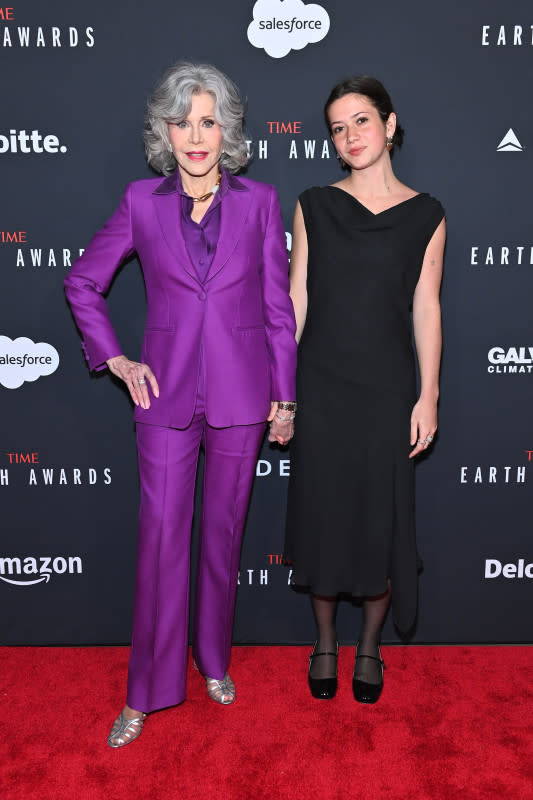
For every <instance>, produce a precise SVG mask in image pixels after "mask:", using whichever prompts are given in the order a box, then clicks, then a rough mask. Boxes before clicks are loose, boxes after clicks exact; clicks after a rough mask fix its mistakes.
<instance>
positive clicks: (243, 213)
mask: <svg viewBox="0 0 533 800" xmlns="http://www.w3.org/2000/svg"><path fill="white" fill-rule="evenodd" d="M228 185H229V188H228V191H227V193H226V195H225V197H224V198H223V200H222V202H221V204H220V235H219V237H218V244H217V249H216V250H215V255H214V256H213V261H212V262H211V266H210V267H209V271H208V273H207V277H206V279H205V282H206V283H207V282H208V281H210V280H212V279H213V278H214V277H215V275H216V274H217V273H218V272H220V270H221V269H222V267H223V266H224V265H225V264H226V262H227V261H228V259H229V257H230V256H231V254H232V253H233V251H234V250H235V247H236V245H237V242H238V241H239V238H240V235H241V232H242V229H243V226H244V223H245V221H246V217H247V216H248V210H249V208H250V196H249V189H248V187H247V186H245V185H244V183H242V182H241V181H240V180H239V179H238V178H236V177H235V176H233V175H228Z"/></svg>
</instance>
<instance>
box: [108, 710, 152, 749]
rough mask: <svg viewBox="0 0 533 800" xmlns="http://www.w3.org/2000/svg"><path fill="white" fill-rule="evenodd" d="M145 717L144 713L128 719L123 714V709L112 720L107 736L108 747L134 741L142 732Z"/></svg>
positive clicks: (122, 745) (120, 745)
mask: <svg viewBox="0 0 533 800" xmlns="http://www.w3.org/2000/svg"><path fill="white" fill-rule="evenodd" d="M145 719H146V714H142V716H140V717H133V719H128V718H127V717H125V716H124V709H123V710H122V711H121V712H120V714H119V715H118V717H117V718H116V720H115V721H114V723H113V727H112V728H111V733H110V734H109V736H108V737H107V743H108V745H109V747H124V745H126V744H130V742H134V741H135V739H137V738H138V737H139V736H140V735H141V733H142V729H143V725H144V720H145ZM113 739H114V740H115V741H113Z"/></svg>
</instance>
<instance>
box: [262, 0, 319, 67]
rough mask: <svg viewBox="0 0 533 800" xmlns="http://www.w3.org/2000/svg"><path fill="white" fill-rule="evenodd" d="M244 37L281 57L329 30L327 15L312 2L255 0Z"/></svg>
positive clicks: (312, 41)
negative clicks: (251, 17)
mask: <svg viewBox="0 0 533 800" xmlns="http://www.w3.org/2000/svg"><path fill="white" fill-rule="evenodd" d="M253 17H254V18H253V20H252V22H250V24H249V25H248V39H249V41H250V44H252V45H253V46H254V47H260V48H263V49H264V50H265V52H266V53H268V55H269V56H272V58H283V56H286V55H287V53H290V51H291V50H302V49H303V48H304V47H305V46H306V45H308V44H311V43H314V42H320V40H321V39H323V38H324V37H325V36H326V35H327V32H328V31H329V15H328V13H327V11H326V10H325V9H324V8H322V6H319V5H317V4H316V3H309V5H306V4H305V3H304V2H302V0H257V2H256V4H255V5H254V10H253Z"/></svg>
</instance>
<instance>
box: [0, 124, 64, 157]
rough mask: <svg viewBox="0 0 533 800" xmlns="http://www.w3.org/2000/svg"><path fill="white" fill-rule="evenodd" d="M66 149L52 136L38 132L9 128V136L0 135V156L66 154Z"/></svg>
mask: <svg viewBox="0 0 533 800" xmlns="http://www.w3.org/2000/svg"><path fill="white" fill-rule="evenodd" d="M66 152H67V147H66V145H64V144H60V143H59V139H58V137H57V136H54V134H51V133H49V134H46V135H43V134H42V133H39V131H38V130H33V131H26V130H22V131H17V130H15V129H14V128H10V130H9V135H8V136H5V135H4V134H0V154H3V153H49V154H51V155H54V154H56V153H66Z"/></svg>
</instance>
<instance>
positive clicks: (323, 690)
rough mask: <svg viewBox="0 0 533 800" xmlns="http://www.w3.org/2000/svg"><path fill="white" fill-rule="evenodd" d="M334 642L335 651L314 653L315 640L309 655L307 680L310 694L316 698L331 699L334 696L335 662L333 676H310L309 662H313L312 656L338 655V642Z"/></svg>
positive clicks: (335, 686)
mask: <svg viewBox="0 0 533 800" xmlns="http://www.w3.org/2000/svg"><path fill="white" fill-rule="evenodd" d="M336 644H337V647H336V652H335V653H329V652H324V653H315V647H316V646H317V642H315V644H314V647H313V652H312V653H311V655H310V656H309V673H308V675H307V680H308V683H309V688H310V689H311V694H312V695H313V697H316V699H317V700H331V699H332V698H333V697H335V692H336V691H337V664H335V677H334V678H312V677H311V664H312V663H313V658H318V656H335V658H337V657H338V655H339V643H338V642H337V643H336Z"/></svg>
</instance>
